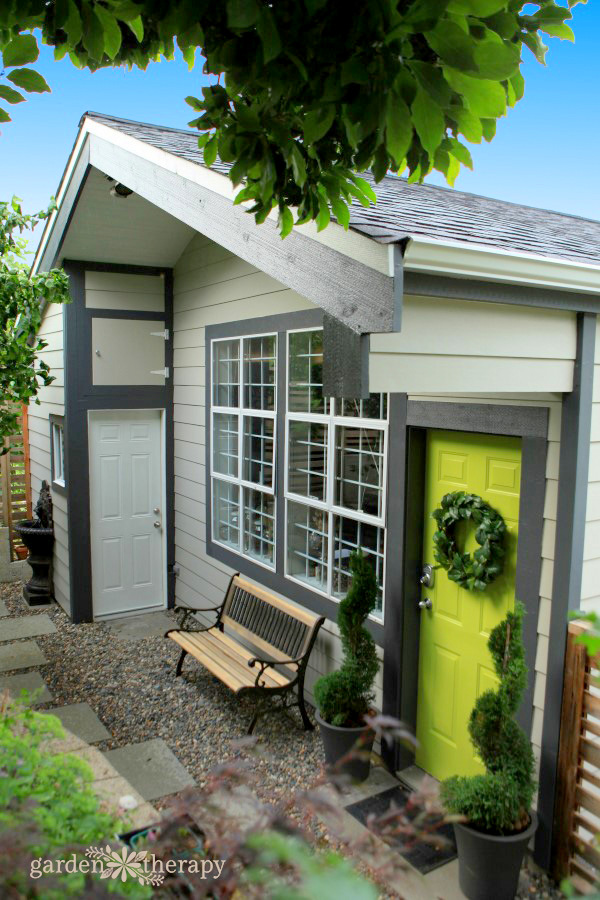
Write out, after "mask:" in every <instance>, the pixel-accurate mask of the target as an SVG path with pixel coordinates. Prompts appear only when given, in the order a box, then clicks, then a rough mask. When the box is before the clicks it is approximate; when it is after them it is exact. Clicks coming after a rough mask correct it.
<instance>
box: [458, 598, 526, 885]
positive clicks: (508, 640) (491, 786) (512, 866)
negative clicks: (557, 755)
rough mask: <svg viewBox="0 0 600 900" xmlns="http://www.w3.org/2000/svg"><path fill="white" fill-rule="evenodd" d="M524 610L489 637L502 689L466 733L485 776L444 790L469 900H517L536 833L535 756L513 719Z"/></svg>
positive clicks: (484, 703)
mask: <svg viewBox="0 0 600 900" xmlns="http://www.w3.org/2000/svg"><path fill="white" fill-rule="evenodd" d="M523 614H524V609H523V606H522V605H521V604H520V603H518V602H517V604H516V605H515V611H514V612H509V613H508V615H507V616H506V618H505V619H504V621H502V622H501V623H500V624H499V625H497V626H496V627H495V628H494V629H493V630H492V632H491V634H490V637H489V640H488V647H489V650H490V653H491V655H492V660H493V662H494V668H495V670H496V674H497V675H498V678H499V679H500V684H499V686H498V690H496V691H494V690H490V691H486V692H485V693H483V694H481V696H480V697H479V698H478V699H477V701H476V703H475V706H474V708H473V711H472V713H471V718H470V720H469V734H470V736H471V741H472V743H473V746H474V747H475V748H476V750H477V751H478V753H479V755H480V757H481V759H482V761H483V764H484V766H485V768H486V772H485V774H484V775H473V776H468V777H461V776H456V775H455V776H453V777H452V778H449V779H447V780H446V781H445V782H444V784H443V785H442V800H443V802H444V804H445V806H446V808H447V809H448V811H449V812H451V813H453V814H456V815H459V816H461V817H464V819H465V821H464V822H458V823H455V825H454V831H455V835H456V844H457V848H458V860H459V883H460V887H461V890H462V891H463V893H464V894H465V895H466V896H467V897H468V898H469V900H512V898H513V897H514V896H515V894H516V892H517V887H518V882H519V871H520V869H521V865H522V862H523V856H524V854H525V849H526V847H527V844H528V843H529V840H530V838H531V837H532V835H533V834H534V832H535V830H536V828H537V817H536V814H535V812H533V811H532V810H531V802H532V800H533V796H534V793H535V787H536V784H535V780H534V757H533V751H532V749H531V744H530V742H529V738H528V736H527V735H526V734H525V732H524V731H523V729H522V728H521V727H520V726H519V725H517V723H516V722H515V720H514V714H515V713H516V711H517V709H518V708H519V705H520V703H521V699H522V697H523V692H524V690H525V686H526V683H527V666H526V665H525V658H524V657H525V653H524V648H523V639H522V625H523Z"/></svg>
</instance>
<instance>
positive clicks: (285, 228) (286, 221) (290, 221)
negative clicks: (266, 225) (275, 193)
mask: <svg viewBox="0 0 600 900" xmlns="http://www.w3.org/2000/svg"><path fill="white" fill-rule="evenodd" d="M293 227H294V217H293V215H292V211H291V210H290V208H289V206H284V207H283V209H280V210H279V233H280V234H281V237H282V238H285V237H287V236H288V234H289V233H290V231H291V230H292V228H293Z"/></svg>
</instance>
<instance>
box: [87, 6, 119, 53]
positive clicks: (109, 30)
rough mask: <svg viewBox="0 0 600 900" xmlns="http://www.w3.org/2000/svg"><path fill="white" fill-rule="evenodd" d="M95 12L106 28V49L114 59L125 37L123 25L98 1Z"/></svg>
mask: <svg viewBox="0 0 600 900" xmlns="http://www.w3.org/2000/svg"><path fill="white" fill-rule="evenodd" d="M94 12H95V13H96V15H97V17H98V19H99V20H100V24H101V26H102V28H103V30H104V51H105V53H106V55H107V56H108V58H109V59H114V58H115V56H116V55H117V53H118V52H119V50H120V49H121V41H122V39H123V35H122V34H121V26H120V25H119V23H118V22H117V20H116V19H115V17H114V16H113V15H112V13H110V12H109V11H108V10H107V9H105V8H104V7H103V6H100V5H99V4H98V3H97V4H96V6H95V7H94Z"/></svg>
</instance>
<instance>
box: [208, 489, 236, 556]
mask: <svg viewBox="0 0 600 900" xmlns="http://www.w3.org/2000/svg"><path fill="white" fill-rule="evenodd" d="M212 484H213V537H214V539H215V540H217V541H219V543H221V544H227V545H228V546H229V547H231V548H232V549H233V550H239V548H240V506H239V488H238V486H237V484H231V482H229V481H221V480H220V479H219V478H213V483H212Z"/></svg>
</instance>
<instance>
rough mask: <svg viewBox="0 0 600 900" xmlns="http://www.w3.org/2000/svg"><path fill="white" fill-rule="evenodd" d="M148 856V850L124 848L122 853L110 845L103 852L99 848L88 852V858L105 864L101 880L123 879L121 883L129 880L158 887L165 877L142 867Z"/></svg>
mask: <svg viewBox="0 0 600 900" xmlns="http://www.w3.org/2000/svg"><path fill="white" fill-rule="evenodd" d="M147 855H148V851H147V850H139V851H138V852H137V853H136V851H135V850H130V849H129V848H128V847H123V848H122V849H121V851H120V852H119V851H117V850H113V849H112V848H111V847H110V846H109V845H108V844H107V845H106V847H105V848H104V850H102V849H101V848H98V847H89V848H88V849H87V850H86V856H90V857H92V858H93V859H98V860H101V862H102V863H103V864H104V865H103V868H102V874H101V875H100V878H114V879H117V878H119V877H120V878H121V881H127V879H128V878H133V879H137V881H139V883H140V884H153V885H157V884H160V883H161V882H162V881H163V878H164V876H163V875H161V874H155V873H154V872H148V871H147V870H146V869H145V868H144V866H143V865H142V863H143V861H144V860H145V859H146V857H147Z"/></svg>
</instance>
